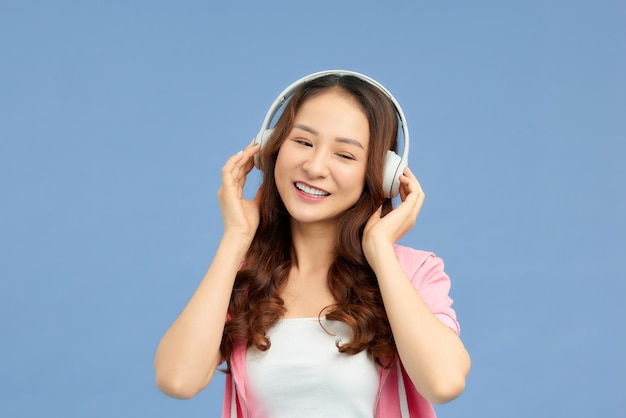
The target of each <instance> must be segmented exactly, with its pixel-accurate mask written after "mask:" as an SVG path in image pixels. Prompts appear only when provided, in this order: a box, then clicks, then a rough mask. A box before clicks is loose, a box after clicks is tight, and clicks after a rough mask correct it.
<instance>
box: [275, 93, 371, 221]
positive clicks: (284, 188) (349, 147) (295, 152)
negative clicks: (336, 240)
mask: <svg viewBox="0 0 626 418" xmlns="http://www.w3.org/2000/svg"><path fill="white" fill-rule="evenodd" d="M369 140H370V138H369V122H368V120H367V117H366V116H365V113H364V112H363V111H362V110H361V107H360V106H359V104H358V103H357V102H356V100H355V99H354V98H352V97H351V96H349V95H348V94H347V93H345V92H344V91H342V90H340V89H337V88H331V89H329V90H326V91H324V92H322V93H319V94H317V95H315V96H313V97H311V98H310V99H308V100H307V101H306V102H304V103H303V104H302V105H301V106H300V109H299V110H298V112H297V113H296V115H295V119H294V124H293V128H292V129H291V132H289V134H288V135H287V137H286V138H285V140H284V141H283V144H282V145H281V147H280V149H279V152H278V158H277V160H276V166H275V167H274V176H275V179H276V187H277V189H278V192H279V194H280V197H281V199H282V201H283V203H284V205H285V207H286V208H287V210H288V211H289V214H290V215H291V217H292V221H295V222H299V223H303V224H314V223H328V222H336V221H337V219H338V218H339V217H340V216H341V215H342V214H343V213H344V212H345V211H346V210H347V209H348V208H350V207H351V206H352V205H353V204H354V203H356V201H357V200H358V199H359V197H360V196H361V193H362V192H363V187H364V184H365V170H366V167H367V157H368V147H369Z"/></svg>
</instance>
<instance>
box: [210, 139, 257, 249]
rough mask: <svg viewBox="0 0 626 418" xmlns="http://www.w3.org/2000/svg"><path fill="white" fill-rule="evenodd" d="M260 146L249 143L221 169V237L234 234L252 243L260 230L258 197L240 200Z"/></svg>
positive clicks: (219, 194) (218, 193) (219, 193)
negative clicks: (222, 232)
mask: <svg viewBox="0 0 626 418" xmlns="http://www.w3.org/2000/svg"><path fill="white" fill-rule="evenodd" d="M259 150H260V146H259V145H258V144H257V145H255V144H254V141H253V142H251V143H250V144H249V145H248V146H247V147H246V149H244V150H243V151H240V152H239V153H237V154H235V155H233V156H232V157H230V158H229V159H228V161H226V164H224V167H222V185H221V187H220V189H219V190H218V192H217V198H218V200H219V203H220V208H221V210H222V220H223V222H224V235H229V234H233V235H235V236H238V237H240V238H242V239H245V240H247V241H248V243H250V242H252V239H253V238H254V234H255V233H256V230H257V228H258V226H259V219H260V216H259V202H258V196H259V195H258V193H257V195H256V196H255V198H254V200H245V199H244V198H243V188H244V185H245V184H246V178H247V176H248V173H250V171H252V168H253V167H254V155H255V154H256V153H257V152H259Z"/></svg>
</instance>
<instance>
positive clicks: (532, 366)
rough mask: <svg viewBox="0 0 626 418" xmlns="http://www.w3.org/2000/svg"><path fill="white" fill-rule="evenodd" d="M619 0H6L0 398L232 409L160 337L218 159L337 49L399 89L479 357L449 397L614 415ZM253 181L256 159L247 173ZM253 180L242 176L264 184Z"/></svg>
mask: <svg viewBox="0 0 626 418" xmlns="http://www.w3.org/2000/svg"><path fill="white" fill-rule="evenodd" d="M624 22H626V3H624V2H622V1H618V0H615V1H608V0H607V1H604V0H596V1H565V0H563V1H554V0H546V1H539V0H528V1H517V2H515V1H509V2H506V1H496V0H492V1H473V2H445V1H440V2H426V1H388V2H382V1H329V0H319V1H317V2H310V1H309V2H297V1H262V2H253V1H239V2H226V1H211V2H210V1H181V2H164V1H135V2H126V1H74V2H69V1H62V0H60V1H55V2H46V1H8V0H3V1H2V2H1V3H0V198H1V204H0V280H1V282H0V283H1V287H0V289H1V290H0V317H1V320H0V338H1V344H0V416H2V417H39V416H55V417H112V416H123V417H139V416H141V417H173V416H176V417H214V416H218V415H219V411H220V409H221V397H222V385H223V377H222V376H218V377H216V379H214V381H213V382H212V383H211V385H210V386H209V387H208V389H206V390H205V391H204V392H202V393H201V394H199V395H198V396H197V397H196V398H194V399H193V400H190V401H178V400H173V399H170V398H167V397H166V396H164V395H162V394H161V393H160V392H159V391H158V390H157V388H156V387H155V385H154V373H153V368H152V361H153V355H154V351H155V349H156V346H157V344H158V341H159V339H160V337H161V336H162V334H163V333H164V332H165V330H166V329H167V327H168V326H169V325H170V323H171V322H172V321H173V320H174V318H175V317H176V316H177V314H178V313H179V312H180V310H181V309H182V308H183V306H184V305H185V303H186V301H187V300H188V298H189V297H190V296H191V294H192V292H193V291H194V289H195V287H196V286H197V284H198V283H199V281H200V279H201V278H202V276H203V274H204V272H205V270H206V268H207V267H208V265H209V263H210V261H211V257H212V254H213V251H214V250H215V248H216V246H217V243H218V239H219V236H220V234H221V231H222V227H221V219H220V214H219V207H218V204H217V199H216V192H217V189H218V187H219V183H220V168H221V166H222V164H223V163H224V161H225V160H226V159H227V158H228V156H230V155H231V154H234V153H235V152H237V151H238V150H240V149H242V148H243V147H244V146H245V145H246V144H247V143H248V142H249V141H250V140H251V139H252V137H253V136H254V135H255V134H256V132H257V131H258V129H259V127H260V123H261V121H262V118H263V116H264V114H265V111H266V109H267V107H268V106H269V104H270V103H271V101H272V100H273V99H274V97H275V96H276V95H277V94H278V92H280V91H281V90H282V89H283V88H284V87H285V86H286V85H287V84H289V83H291V82H292V81H294V80H295V79H297V78H299V77H301V76H303V75H305V74H308V73H311V72H314V71H318V70H322V69H328V68H346V69H351V70H355V71H359V72H363V73H365V74H368V75H370V76H372V77H374V78H375V79H377V80H378V81H380V82H381V83H382V84H384V85H385V86H386V87H387V88H388V89H389V90H391V91H392V92H393V93H394V95H395V96H396V97H397V99H398V100H399V102H400V103H401V104H402V106H403V108H404V111H405V113H406V115H407V118H408V121H409V128H410V131H411V134H412V135H411V136H412V142H411V151H412V153H411V156H410V166H411V167H412V168H413V171H414V172H415V173H416V175H417V176H418V178H419V179H420V181H421V183H422V185H423V187H424V190H425V192H426V194H427V198H426V202H425V205H424V208H423V210H422V213H421V214H420V216H419V219H418V222H417V225H416V227H415V229H414V230H413V231H412V232H411V233H410V234H409V235H408V236H406V237H405V239H404V240H403V243H404V244H407V245H410V246H413V247H418V248H422V249H428V250H433V251H435V252H436V253H437V254H438V255H439V256H441V257H442V258H443V259H444V260H445V261H446V269H447V271H448V273H449V274H450V276H451V277H452V280H453V287H452V292H451V293H452V296H453V298H454V299H455V305H454V306H455V308H456V310H457V313H458V316H459V319H460V321H461V324H462V334H461V335H462V338H463V340H464V342H465V344H466V346H467V348H468V349H469V351H470V353H471V355H472V359H473V369H472V372H471V374H470V377H469V379H468V381H467V388H466V391H465V392H464V394H463V395H462V396H461V397H460V398H459V399H457V400H455V401H454V402H452V403H450V404H447V405H444V406H441V407H438V408H437V410H438V412H439V416H440V417H441V418H445V417H448V418H453V417H479V416H480V417H483V418H488V417H489V418H491V417H494V418H501V417H511V418H515V417H529V416H532V417H599V416H603V417H622V416H624V411H623V410H624V407H626V401H625V400H624V399H626V398H625V397H624V394H623V391H624V389H625V386H624V375H626V362H625V360H624V352H626V337H625V336H624V331H625V330H626V321H625V319H624V316H625V314H626V309H625V307H624V305H625V304H624V293H625V290H626V284H625V283H626V280H624V279H625V273H624V268H623V265H622V263H623V262H624V259H625V257H624V255H625V252H626V251H625V250H626V238H625V236H626V223H625V221H624V214H625V213H626V197H625V191H626V188H625V187H624V182H625V180H626V145H625V143H626V122H625V121H626V81H625V80H626V77H625V76H624V75H625V74H626V49H625V47H624V42H625V41H626V29H625V28H626V25H625V24H624ZM251 183H252V185H251V186H252V188H253V187H254V185H255V184H258V178H253V179H252V180H251ZM247 193H249V191H247Z"/></svg>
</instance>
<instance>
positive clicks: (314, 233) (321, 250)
mask: <svg viewBox="0 0 626 418" xmlns="http://www.w3.org/2000/svg"><path fill="white" fill-rule="evenodd" d="M291 237H292V242H293V248H294V251H295V256H296V260H297V268H298V270H299V271H301V272H306V271H310V272H313V271H319V270H320V269H323V270H325V271H328V268H329V267H330V265H331V264H332V262H333V261H334V259H335V246H336V243H337V225H336V224H333V225H319V224H318V225H302V224H299V223H296V222H292V223H291Z"/></svg>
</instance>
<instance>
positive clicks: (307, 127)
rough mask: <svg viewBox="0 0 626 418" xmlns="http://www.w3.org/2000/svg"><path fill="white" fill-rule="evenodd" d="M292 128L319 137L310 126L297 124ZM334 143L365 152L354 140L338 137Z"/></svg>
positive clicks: (361, 145)
mask: <svg viewBox="0 0 626 418" xmlns="http://www.w3.org/2000/svg"><path fill="white" fill-rule="evenodd" d="M293 127H294V128H298V129H302V130H303V131H307V132H310V133H312V134H313V135H319V132H317V131H316V130H315V129H313V128H311V127H310V126H307V125H302V124H301V123H298V124H296V125H294V126H293ZM335 141H337V142H342V143H344V144H351V145H356V146H357V147H359V148H361V149H362V150H365V148H364V147H363V144H361V143H360V142H359V141H357V140H356V139H352V138H343V137H338V138H335Z"/></svg>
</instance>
